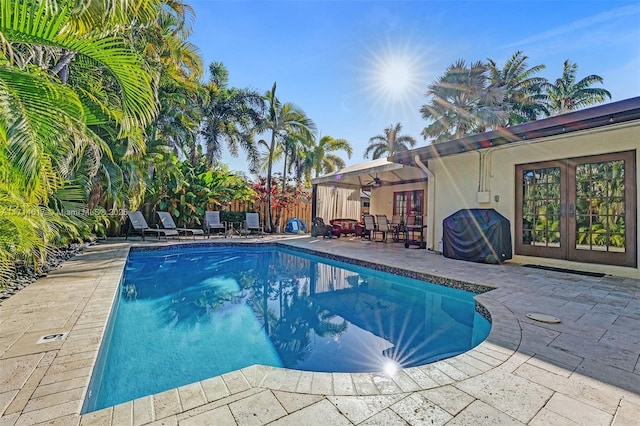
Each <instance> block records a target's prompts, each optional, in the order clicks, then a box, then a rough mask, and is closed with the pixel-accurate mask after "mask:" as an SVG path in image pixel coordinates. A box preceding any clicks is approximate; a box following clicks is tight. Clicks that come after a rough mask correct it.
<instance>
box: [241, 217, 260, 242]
mask: <svg viewBox="0 0 640 426" xmlns="http://www.w3.org/2000/svg"><path fill="white" fill-rule="evenodd" d="M251 231H256V232H259V233H260V238H263V237H264V230H263V229H262V225H260V215H259V214H258V213H247V214H246V216H245V220H244V222H243V223H242V230H241V232H242V233H243V234H244V236H245V237H248V236H249V233H250V232H251Z"/></svg>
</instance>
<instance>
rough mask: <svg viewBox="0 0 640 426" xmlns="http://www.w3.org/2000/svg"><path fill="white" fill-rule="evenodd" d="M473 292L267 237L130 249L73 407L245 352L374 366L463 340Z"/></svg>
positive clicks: (328, 367)
mask: <svg viewBox="0 0 640 426" xmlns="http://www.w3.org/2000/svg"><path fill="white" fill-rule="evenodd" d="M474 295H475V294H474V293H471V292H467V291H463V290H458V289H454V288H449V287H444V286H438V285H435V284H431V283H426V282H424V281H418V280H413V279H410V278H405V277H400V276H396V275H392V274H387V273H383V272H378V271H374V270H371V269H368V268H363V267H357V266H353V265H348V264H344V263H339V262H334V261H330V260H327V259H324V258H321V257H314V256H310V255H306V254H302V253H297V252H294V251H291V250H284V249H280V248H276V247H229V246H227V247H197V248H195V247H189V248H182V249H180V250H176V249H175V248H173V249H171V250H166V251H159V250H152V251H132V252H131V253H130V255H129V258H128V260H127V263H126V267H125V273H124V276H123V279H122V282H121V285H120V294H119V296H118V297H117V300H116V303H115V304H114V308H113V312H112V315H111V318H110V322H109V327H108V329H107V332H106V334H105V338H104V340H103V346H102V347H101V349H100V355H99V359H98V363H97V364H96V368H95V371H94V373H93V377H92V380H91V385H90V389H89V392H88V394H87V399H86V401H85V407H84V410H83V411H84V412H89V411H94V410H98V409H100V408H104V407H108V406H111V405H115V404H118V403H121V402H125V401H129V400H132V399H135V398H139V397H142V396H146V395H151V394H155V393H158V392H162V391H165V390H168V389H172V388H175V387H178V386H182V385H185V384H188V383H193V382H196V381H199V380H203V379H206V378H209V377H213V376H217V375H220V374H223V373H227V372H230V371H234V370H237V369H240V368H244V367H247V366H250V365H253V364H263V365H268V366H275V367H287V368H293V369H298V370H307V371H321V372H374V371H383V370H385V368H387V367H388V366H389V365H390V364H392V365H395V366H398V367H411V366H417V365H423V364H427V363H429V362H434V361H437V360H440V359H443V358H447V357H451V356H454V355H457V354H459V353H462V352H465V351H467V350H469V349H471V348H472V347H474V346H476V345H478V344H479V343H480V342H482V341H483V340H484V339H485V338H486V337H487V335H488V334H489V330H490V324H489V322H488V321H487V320H486V319H485V318H484V317H482V316H481V315H480V314H479V313H478V312H476V310H475V301H474V300H473V296H474Z"/></svg>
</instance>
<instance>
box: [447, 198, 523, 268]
mask: <svg viewBox="0 0 640 426" xmlns="http://www.w3.org/2000/svg"><path fill="white" fill-rule="evenodd" d="M442 227H443V235H442V254H443V255H444V256H445V257H448V258H451V259H459V260H468V261H471V262H483V263H502V262H504V261H505V260H507V259H511V254H512V253H511V229H510V225H509V220H508V219H507V218H505V217H504V216H502V215H501V214H500V213H498V212H497V211H495V210H494V209H465V210H458V211H457V212H455V213H454V214H452V215H451V216H449V217H447V218H446V219H444V220H443V221H442Z"/></svg>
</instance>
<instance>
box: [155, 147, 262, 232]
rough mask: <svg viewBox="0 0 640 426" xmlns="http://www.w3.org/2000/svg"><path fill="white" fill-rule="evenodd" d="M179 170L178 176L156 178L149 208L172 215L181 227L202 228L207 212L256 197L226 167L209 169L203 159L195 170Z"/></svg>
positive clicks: (185, 165) (184, 165) (187, 167)
mask: <svg viewBox="0 0 640 426" xmlns="http://www.w3.org/2000/svg"><path fill="white" fill-rule="evenodd" d="M177 169H178V173H175V174H173V173H172V174H170V175H162V174H160V173H158V174H156V175H155V176H154V178H153V180H152V181H151V182H150V187H149V191H148V196H147V199H146V201H145V204H150V205H151V206H152V207H153V209H154V210H160V211H168V212H169V213H171V215H173V217H174V218H175V219H176V224H178V226H185V227H200V226H201V224H202V219H203V217H204V212H205V211H207V210H223V209H224V208H226V207H227V206H228V205H229V203H231V201H232V200H244V201H248V200H252V199H253V197H254V191H253V190H252V188H251V186H250V184H249V183H248V182H246V181H245V180H244V178H242V177H241V176H237V175H235V174H233V173H231V172H230V171H229V170H228V169H227V167H226V166H223V165H219V166H217V167H207V161H206V159H204V158H203V159H200V161H198V163H197V164H196V165H195V166H193V165H191V163H189V162H188V161H182V162H179V163H178V164H177ZM243 219H244V217H243ZM221 220H224V219H221Z"/></svg>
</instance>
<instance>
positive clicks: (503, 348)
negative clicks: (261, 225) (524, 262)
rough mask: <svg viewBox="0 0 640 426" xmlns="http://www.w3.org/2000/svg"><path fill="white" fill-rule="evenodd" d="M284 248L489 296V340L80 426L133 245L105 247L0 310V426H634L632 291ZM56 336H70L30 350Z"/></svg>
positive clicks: (92, 416)
mask: <svg viewBox="0 0 640 426" xmlns="http://www.w3.org/2000/svg"><path fill="white" fill-rule="evenodd" d="M270 240H272V239H270V238H264V239H251V240H249V241H251V242H262V241H270ZM224 241H229V240H224V239H217V240H209V242H212V243H213V242H224ZM232 241H233V242H238V241H240V240H239V239H233V240H232ZM245 241H246V240H245ZM278 241H279V242H281V243H283V244H287V245H290V246H294V247H301V248H305V249H313V250H317V251H319V252H326V253H330V254H333V255H342V256H347V257H350V258H354V259H361V260H364V261H371V262H375V263H378V264H384V265H388V266H392V267H402V268H406V269H408V270H414V271H418V272H422V273H426V274H430V275H433V276H437V277H447V278H451V279H456V280H461V281H466V282H471V283H477V284H482V285H489V286H492V287H495V290H492V291H490V292H488V293H484V294H482V295H479V296H477V298H476V299H477V300H478V301H479V302H480V303H482V304H483V305H484V306H485V307H486V308H487V309H488V310H489V312H490V313H491V316H492V321H493V324H492V331H491V334H490V335H489V337H488V339H487V340H486V341H485V342H483V343H482V344H480V345H479V346H478V347H476V348H474V349H473V350H471V351H469V352H466V353H464V354H462V355H459V356H456V357H454V358H450V359H447V360H444V361H439V362H436V363H433V364H429V365H425V366H422V367H414V368H408V369H404V370H401V371H399V372H398V373H397V374H395V375H393V376H389V375H386V374H383V373H378V374H366V373H358V374H346V373H339V374H338V373H334V374H331V373H311V372H303V371H296V370H287V369H282V368H272V367H265V366H258V365H254V366H251V367H247V368H244V369H242V370H239V371H235V372H231V373H227V374H223V375H222V376H219V377H213V378H210V379H207V380H204V381H201V382H197V383H193V384H190V385H187V386H183V387H180V388H177V389H172V390H169V391H166V392H163V393H160V394H156V395H152V396H148V397H144V398H140V399H137V400H134V401H131V402H127V403H124V404H120V405H117V406H114V407H110V408H106V409H103V410H100V411H96V412H93V413H89V414H86V415H83V416H81V415H80V411H81V408H82V403H83V400H84V396H85V393H86V391H87V388H88V385H89V380H90V376H91V372H92V369H93V365H94V363H95V359H96V356H97V353H98V349H99V346H100V342H101V339H102V335H103V333H104V329H105V326H106V322H107V318H108V314H109V311H110V309H111V304H112V302H113V298H114V295H115V293H116V289H117V286H118V283H119V280H120V276H121V273H122V270H123V267H124V263H125V260H126V255H127V253H128V250H129V247H130V243H127V242H110V243H108V244H105V243H102V244H98V245H96V246H92V247H90V248H89V249H87V250H86V251H85V252H84V253H83V254H81V255H79V256H76V257H75V258H73V259H72V260H70V261H67V262H66V263H65V264H64V265H63V266H62V268H60V269H58V270H56V271H54V272H52V273H50V274H49V276H47V277H45V278H43V279H40V280H38V281H37V282H36V283H34V284H32V285H30V286H28V287H27V288H25V289H23V290H22V291H21V292H20V293H18V294H16V295H14V296H12V297H11V298H10V299H8V300H6V301H5V302H4V303H3V304H2V305H0V415H1V417H0V426H3V425H32V424H39V423H46V424H65V425H66V424H69V425H78V424H82V425H125V424H136V425H138V424H157V425H177V424H179V425H221V426H222V425H263V424H272V425H407V424H409V425H423V424H428V425H445V424H446V425H475V424H482V425H485V424H486V425H489V424H491V425H498V424H529V425H575V424H578V425H617V426H619V425H637V424H639V420H638V419H640V280H636V279H630V278H618V277H611V276H606V277H603V278H595V277H587V276H581V275H575V274H569V273H559V272H549V271H542V270H537V269H531V268H526V267H521V266H518V265H512V264H505V265H485V264H475V263H469V262H462V261H456V260H451V259H446V258H444V257H442V256H440V255H437V254H434V253H431V252H428V251H425V250H417V249H415V248H411V249H404V248H403V247H402V246H401V245H400V244H385V243H370V242H362V241H360V240H355V239H348V238H341V239H339V240H336V239H333V240H324V239H315V238H295V239H278ZM136 243H138V242H136ZM146 244H153V243H152V242H148V243H146ZM530 312H542V313H545V314H549V315H553V316H556V317H558V318H560V319H561V320H562V322H561V323H560V324H547V323H541V322H536V321H533V320H530V319H529V318H527V316H526V314H527V313H530ZM64 333H67V334H64ZM57 334H63V336H64V338H63V339H62V340H55V339H51V340H50V341H45V342H44V343H38V340H39V339H40V338H41V337H42V336H46V335H57Z"/></svg>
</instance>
